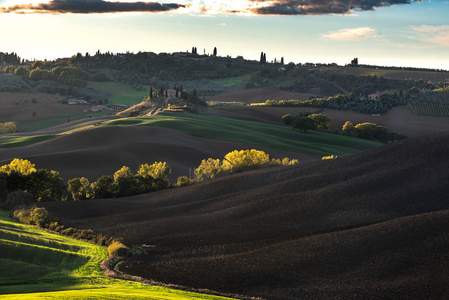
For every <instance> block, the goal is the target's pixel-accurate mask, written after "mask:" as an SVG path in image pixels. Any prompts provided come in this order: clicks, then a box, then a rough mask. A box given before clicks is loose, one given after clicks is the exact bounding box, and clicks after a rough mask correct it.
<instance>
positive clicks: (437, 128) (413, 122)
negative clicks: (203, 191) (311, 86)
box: [207, 106, 449, 137]
mask: <svg viewBox="0 0 449 300" xmlns="http://www.w3.org/2000/svg"><path fill="white" fill-rule="evenodd" d="M316 110H317V109H316V108H305V107H304V108H303V107H301V108H295V107H263V106H254V107H238V108H216V109H214V110H210V111H209V112H207V113H208V114H213V115H218V116H223V117H228V118H237V119H242V120H251V121H258V122H267V123H272V124H283V122H282V116H283V115H286V114H292V115H296V114H298V113H299V112H300V111H312V112H313V111H316ZM321 113H322V114H325V115H327V116H328V117H330V118H331V129H330V130H331V131H333V130H334V129H335V128H337V129H338V130H339V131H341V128H342V127H343V124H344V123H345V122H346V121H351V122H352V123H353V124H354V125H356V124H358V123H364V122H372V123H376V124H378V125H382V126H385V127H386V128H387V129H388V131H390V132H391V131H396V132H400V133H402V134H405V135H407V136H409V137H416V136H422V135H427V134H433V133H438V132H444V131H448V130H449V120H448V119H447V118H438V117H429V116H418V115H414V114H412V113H411V112H410V110H409V109H407V108H406V107H405V106H398V107H394V108H393V109H392V110H389V111H388V112H387V113H386V114H384V115H381V116H372V115H367V114H360V113H356V112H352V111H341V110H333V109H325V110H324V111H322V112H321Z"/></svg>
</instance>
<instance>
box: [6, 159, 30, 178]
mask: <svg viewBox="0 0 449 300" xmlns="http://www.w3.org/2000/svg"><path fill="white" fill-rule="evenodd" d="M34 166H35V165H34V164H32V163H31V162H30V161H29V160H26V159H19V158H15V159H14V160H13V161H12V162H10V163H9V165H4V166H1V167H0V172H3V173H6V174H8V175H9V174H10V173H11V172H17V173H20V174H22V175H29V174H31V173H34V172H36V168H35V167H34Z"/></svg>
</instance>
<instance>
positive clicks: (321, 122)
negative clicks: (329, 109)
mask: <svg viewBox="0 0 449 300" xmlns="http://www.w3.org/2000/svg"><path fill="white" fill-rule="evenodd" d="M308 118H309V119H312V120H313V122H314V123H315V126H316V127H318V128H322V129H323V130H327V129H329V127H330V126H331V119H330V118H329V117H328V116H326V115H322V114H312V115H310V116H308Z"/></svg>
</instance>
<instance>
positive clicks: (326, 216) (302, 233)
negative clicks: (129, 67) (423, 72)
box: [40, 133, 449, 300]
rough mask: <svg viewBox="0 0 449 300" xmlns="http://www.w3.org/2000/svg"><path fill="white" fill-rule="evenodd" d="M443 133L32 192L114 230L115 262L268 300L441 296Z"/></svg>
mask: <svg viewBox="0 0 449 300" xmlns="http://www.w3.org/2000/svg"><path fill="white" fill-rule="evenodd" d="M448 151H449V133H445V134H439V135H427V136H423V137H418V138H410V139H406V140H404V141H400V142H397V143H392V144H388V145H384V146H380V147H377V148H373V149H370V150H367V151H364V152H361V153H358V154H355V155H352V156H347V157H343V158H338V159H335V160H331V161H318V162H312V163H310V164H307V165H300V166H292V167H285V168H270V169H263V170H256V171H252V172H246V173H240V174H235V175H232V176H227V177H223V178H219V179H217V180H211V181H209V182H205V183H202V184H197V185H193V186H189V187H185V188H176V189H170V190H165V191H160V192H156V193H150V194H147V195H138V196H134V197H128V198H122V199H120V198H116V199H98V200H90V201H77V202H53V203H40V205H42V206H45V207H47V209H48V210H49V211H50V212H51V213H53V214H55V215H56V216H58V217H60V218H61V219H62V220H64V223H65V224H66V225H68V226H74V227H77V228H82V229H93V230H94V231H98V232H104V233H106V234H110V235H114V236H119V237H123V239H124V242H125V243H126V244H129V245H133V246H140V247H141V249H142V250H143V252H142V254H141V255H138V256H135V257H132V258H130V259H128V260H126V261H125V262H123V263H121V264H120V265H119V270H120V271H122V272H125V273H127V274H131V275H135V276H141V277H143V278H146V279H151V280H155V281H159V282H164V283H172V284H178V285H182V286H188V287H193V288H198V289H210V290H215V291H218V292H223V293H236V294H241V295H244V296H247V297H262V298H263V299H270V300H281V299H282V300H284V299H298V300H299V299H326V300H327V299H342V300H343V299H447V296H448V295H449V293H448V292H449V291H448V284H449V282H448V278H449V277H448V276H449V271H448V270H449V259H448V258H449V251H448V249H449V242H448V239H447V236H448V228H449V218H448V217H449V204H448V202H447V194H448V193H449V185H448V184H447V180H448V173H447V169H448V167H449V160H448V159H447V153H448Z"/></svg>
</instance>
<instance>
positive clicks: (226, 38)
mask: <svg viewBox="0 0 449 300" xmlns="http://www.w3.org/2000/svg"><path fill="white" fill-rule="evenodd" d="M448 16H449V0H329V1H327V0H242V1H235V0H227V1H224V0H211V1H203V0H170V1H147V2H145V0H141V1H131V0H127V1H119V0H112V1H109V0H50V1H49V0H47V1H30V0H0V51H1V52H16V53H17V54H18V55H19V56H21V57H22V58H25V59H37V60H43V59H50V60H51V59H55V58H61V57H71V56H72V55H75V54H76V53H78V52H80V53H83V54H85V53H86V52H89V53H90V54H94V53H95V52H97V51H98V50H100V51H101V52H107V51H110V52H113V53H116V52H127V51H129V52H134V53H137V52H139V51H142V52H145V51H149V52H156V53H161V52H165V53H172V52H178V51H191V49H192V47H197V49H198V53H200V54H202V53H206V54H210V53H212V52H213V49H214V47H217V50H218V55H219V56H228V55H229V56H231V57H236V56H243V57H244V58H245V59H254V60H258V59H259V57H260V53H261V52H264V53H266V56H267V61H272V60H274V59H277V60H278V61H279V60H280V58H281V57H283V58H284V61H285V62H286V63H288V62H294V63H307V62H310V63H337V64H339V65H344V64H348V63H350V61H351V60H352V59H353V58H355V57H357V58H358V61H359V63H360V64H373V65H379V66H403V67H419V68H435V69H445V70H449V17H448Z"/></svg>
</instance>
